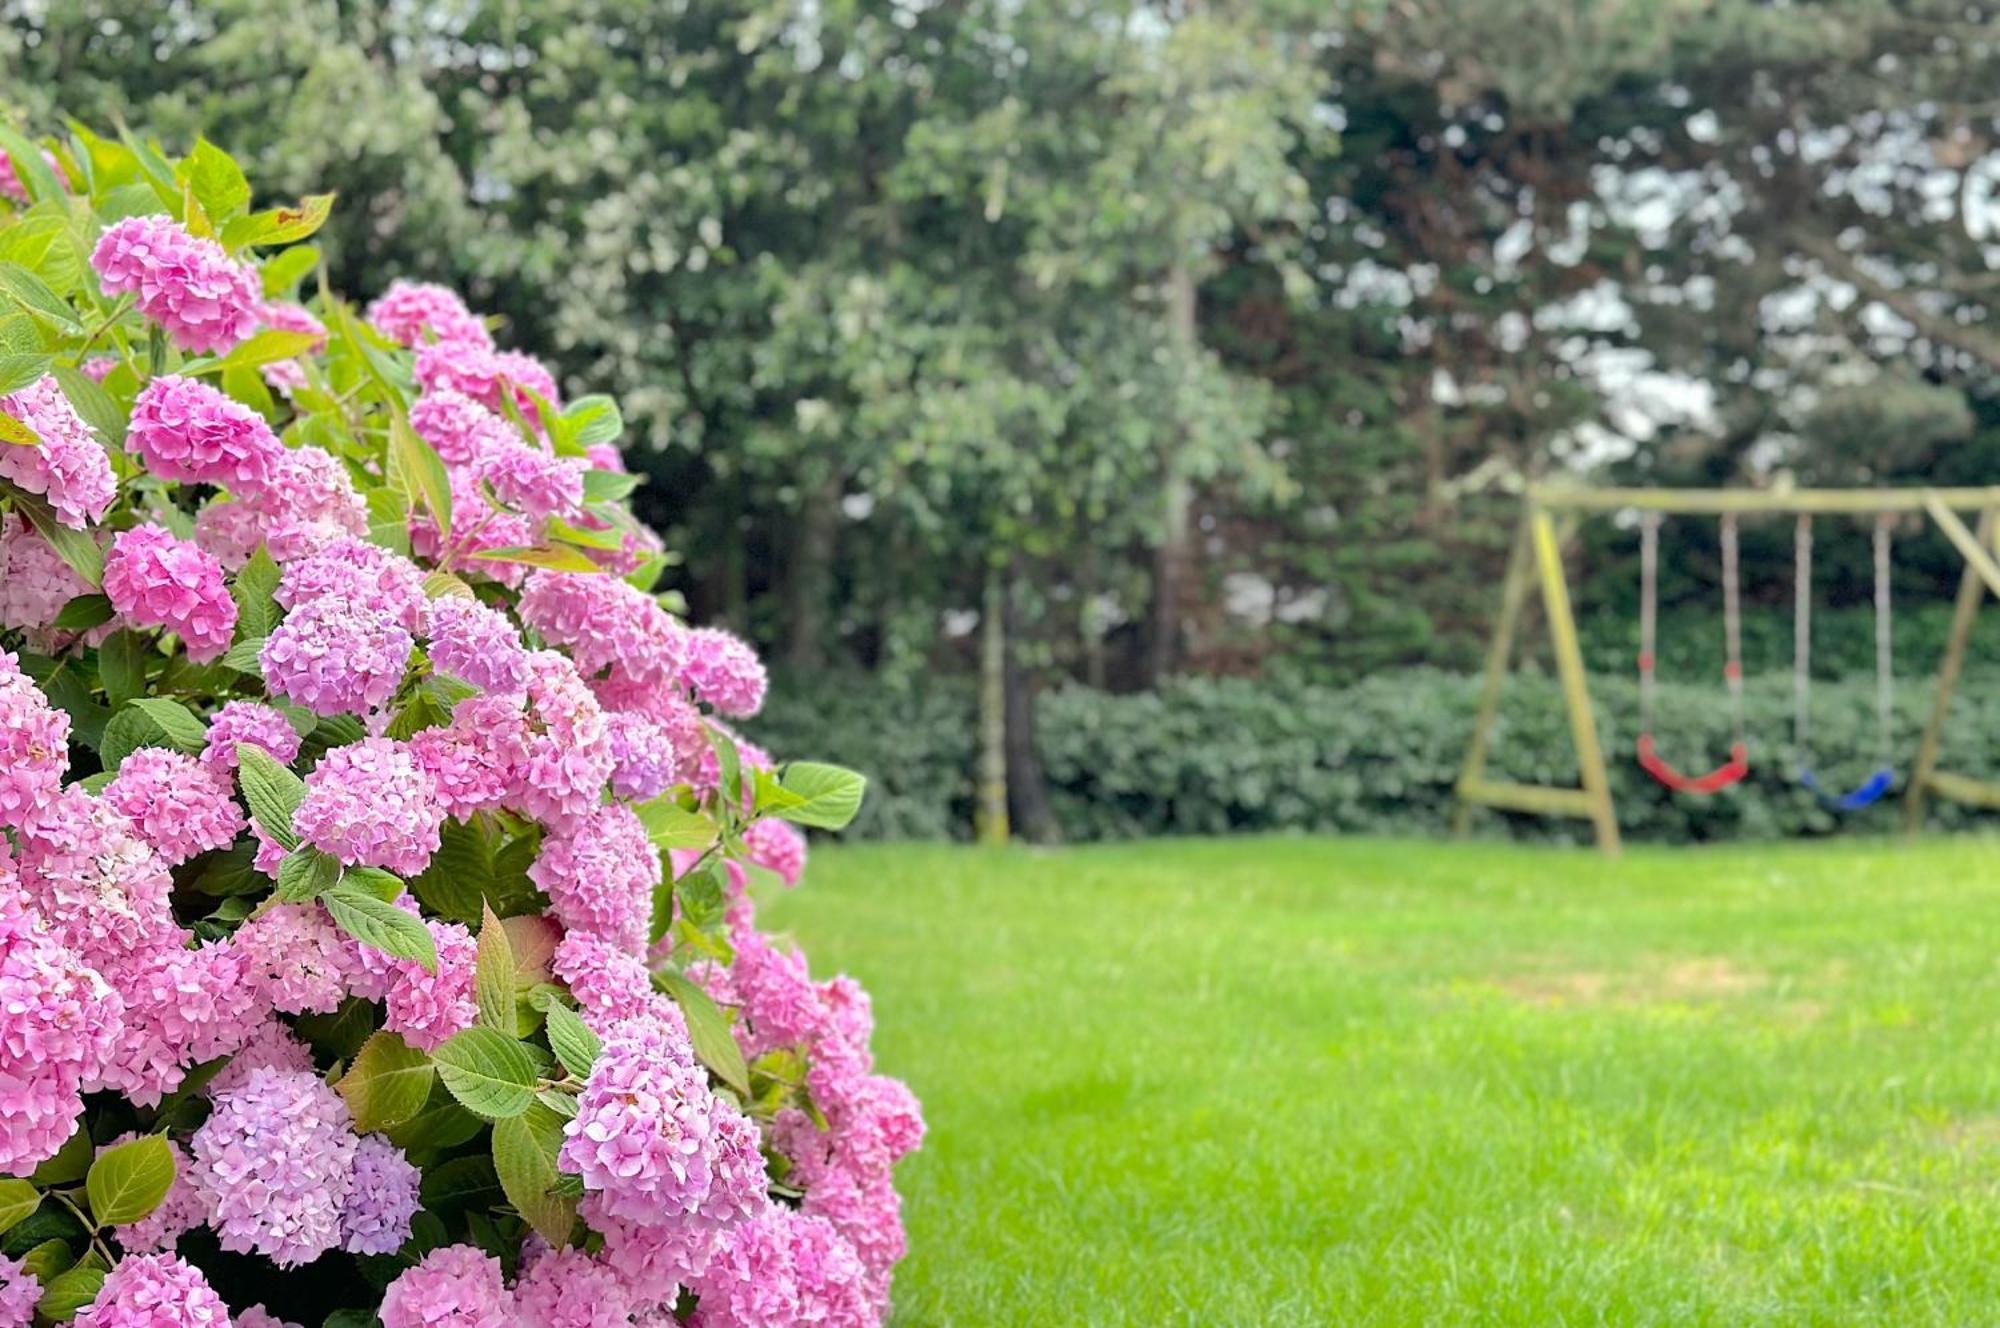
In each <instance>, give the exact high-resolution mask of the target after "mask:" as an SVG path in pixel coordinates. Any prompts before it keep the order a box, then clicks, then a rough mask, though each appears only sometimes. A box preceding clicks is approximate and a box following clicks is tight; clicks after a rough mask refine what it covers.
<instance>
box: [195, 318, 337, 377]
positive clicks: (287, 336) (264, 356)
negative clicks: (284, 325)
mask: <svg viewBox="0 0 2000 1328" xmlns="http://www.w3.org/2000/svg"><path fill="white" fill-rule="evenodd" d="M317 345H319V338H318V337H317V336H315V335H313V334H312V333H311V332H286V331H282V330H280V329H278V328H275V327H270V328H265V329H264V330H263V331H262V332H259V333H257V334H256V335H255V336H253V337H251V338H250V339H249V340H248V341H245V342H242V343H241V344H239V345H238V346H237V347H236V348H235V349H233V350H231V351H230V352H229V353H228V354H227V355H224V356H223V357H221V358H220V359H215V360H205V361H199V362H195V363H191V364H188V365H185V366H183V367H182V369H181V372H182V373H185V374H194V375H205V374H212V373H223V372H225V371H227V370H230V369H255V368H257V367H258V366H259V365H264V364H271V363H274V362H276V361H278V360H295V359H297V358H298V357H299V356H301V355H308V354H311V353H312V349H313V347H315V346H317Z"/></svg>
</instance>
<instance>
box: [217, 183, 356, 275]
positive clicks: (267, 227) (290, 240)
mask: <svg viewBox="0 0 2000 1328" xmlns="http://www.w3.org/2000/svg"><path fill="white" fill-rule="evenodd" d="M332 214H333V195H332V194H308V195H306V196H305V197H304V198H302V199H300V200H299V201H298V202H297V203H296V204H294V205H292V206H290V207H275V208H266V209H265V210H264V211H262V212H253V213H251V214H250V215H249V216H247V217H238V218H237V219H236V220H234V221H232V222H230V223H229V224H228V225H227V226H225V227H223V230H222V244H223V247H224V248H226V249H229V250H230V251H231V252H234V251H235V250H238V249H244V248H248V247H249V246H251V245H257V246H260V247H262V246H271V245H280V244H296V243H297V242H298V241H300V240H303V239H306V238H308V237H309V236H311V235H312V234H313V233H314V232H315V231H317V230H318V229H319V228H320V227H321V226H324V225H325V224H326V219H327V218H328V217H329V216H331V215H332ZM281 257H282V255H281ZM318 258H319V255H318V254H314V255H313V259H314V261H315V262H317V261H318ZM308 266H310V264H308ZM297 279H298V278H297V277H294V278H293V279H292V281H296V280H297ZM291 285H292V282H289V281H288V282H286V283H285V284H284V285H283V286H281V287H280V288H279V289H280V290H289V289H291Z"/></svg>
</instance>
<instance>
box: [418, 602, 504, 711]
mask: <svg viewBox="0 0 2000 1328" xmlns="http://www.w3.org/2000/svg"><path fill="white" fill-rule="evenodd" d="M430 658H431V663H432V664H433V665H434V666H436V667H437V668H438V669H440V670H442V671H443V672H445V673H449V674H451V675H452V676H453V677H456V678H463V679H464V680H465V681H466V682H469V683H471V684H472V685H473V686H474V687H477V688H479V689H480V690H481V691H486V692H519V691H522V690H523V689H524V688H526V687H527V685H528V652H527V649H526V648H525V647H524V646H522V644H521V634H520V633H519V632H518V631H516V630H515V629H514V624H513V623H511V622H509V621H508V620H507V615H506V614H504V613H502V612H500V610H498V609H496V608H493V607H491V606H490V605H486V604H482V603H480V602H479V601H478V600H476V599H473V598H472V597H471V596H469V595H446V596H445V597H443V598H442V599H439V600H437V601H435V602H434V603H432V605H431V616H430Z"/></svg>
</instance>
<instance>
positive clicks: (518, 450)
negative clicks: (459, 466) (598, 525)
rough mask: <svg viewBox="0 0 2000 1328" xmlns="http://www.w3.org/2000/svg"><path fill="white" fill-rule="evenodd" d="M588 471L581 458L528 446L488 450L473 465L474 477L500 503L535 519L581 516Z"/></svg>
mask: <svg viewBox="0 0 2000 1328" xmlns="http://www.w3.org/2000/svg"><path fill="white" fill-rule="evenodd" d="M585 469H586V467H585V466H584V463H583V460H582V458H580V457H559V456H556V455H554V454H553V453H549V452H543V451H539V450H537V449H535V448H531V447H526V446H496V447H491V448H488V449H487V450H486V452H485V454H484V455H482V456H481V457H480V458H479V459H478V460H477V461H476V462H475V463H474V464H473V474H474V475H476V476H477V477H478V478H479V482H480V483H481V484H484V485H486V486H487V487H488V488H490V489H492V490H493V492H494V494H495V496H497V497H498V498H499V499H500V501H501V502H503V503H505V504H507V506H509V507H511V508H514V509H515V510H516V511H519V512H523V513H525V514H526V515H528V516H530V517H533V518H535V519H536V520H542V519H545V518H548V517H552V516H559V517H574V516H577V515H579V514H580V513H581V511H582V509H583V472H584V470H585Z"/></svg>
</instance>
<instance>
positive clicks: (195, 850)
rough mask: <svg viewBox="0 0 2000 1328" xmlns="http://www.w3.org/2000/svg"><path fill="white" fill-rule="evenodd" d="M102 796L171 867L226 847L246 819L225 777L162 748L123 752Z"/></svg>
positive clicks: (239, 830) (234, 837) (190, 758)
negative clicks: (127, 753) (124, 753)
mask: <svg viewBox="0 0 2000 1328" xmlns="http://www.w3.org/2000/svg"><path fill="white" fill-rule="evenodd" d="M287 727H288V728H289V726H287ZM104 800H105V801H106V802H109V803H110V804H111V805H112V806H113V807H116V808H117V809H118V810H119V811H121V812H124V813H125V815H126V816H127V817H129V818H131V821H132V824H133V825H134V826H136V827H138V830H139V836H140V838H142V839H144V840H145V841H146V842H147V843H148V844H151V845H152V846H153V851H154V852H155V853H157V854H159V855H160V857H161V859H162V860H164V861H165V862H166V864H167V865H168V866H170V867H177V866H179V865H180V864H181V863H183V862H186V861H187V860H188V859H190V858H192V857H195V856H197V855H198V854H202V853H207V852H209V851H210V850H212V849H218V848H227V847H228V846H229V845H230V844H231V843H233V842H234V841H235V839H236V836H237V835H238V834H240V833H241V832H242V830H243V827H244V825H245V824H246V823H247V822H246V821H245V819H244V816H243V812H242V811H241V809H239V808H238V807H237V805H236V798H235V795H234V790H232V789H231V788H230V786H229V784H228V782H227V781H226V780H225V779H223V778H221V777H219V776H217V775H216V773H215V772H214V770H213V769H212V768H210V767H208V766H204V765H202V764H201V763H200V762H198V761H196V760H195V759H194V758H193V757H192V756H184V755H182V754H181V753H179V752H173V751H168V750H167V749H165V748H163V747H141V748H140V749H139V750H138V751H135V752H133V753H132V754H131V755H129V756H127V757H126V758H125V760H124V762H123V763H122V764H120V765H119V767H118V777H117V778H116V779H113V780H112V781H111V783H110V784H109V786H107V787H106V788H105V790H104Z"/></svg>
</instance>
